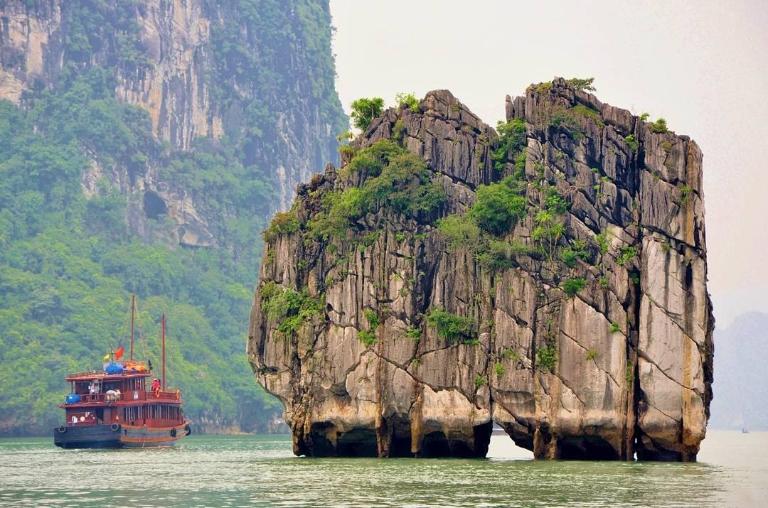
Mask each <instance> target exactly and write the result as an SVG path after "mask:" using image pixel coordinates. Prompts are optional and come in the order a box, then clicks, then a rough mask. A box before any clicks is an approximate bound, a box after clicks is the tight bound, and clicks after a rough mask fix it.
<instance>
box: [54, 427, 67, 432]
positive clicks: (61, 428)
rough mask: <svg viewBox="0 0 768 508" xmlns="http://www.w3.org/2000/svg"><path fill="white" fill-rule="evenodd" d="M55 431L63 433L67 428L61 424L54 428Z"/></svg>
mask: <svg viewBox="0 0 768 508" xmlns="http://www.w3.org/2000/svg"><path fill="white" fill-rule="evenodd" d="M56 430H57V431H59V432H60V433H61V434H64V433H65V432H66V431H67V428H66V427H65V426H64V425H62V426H61V427H57V428H56Z"/></svg>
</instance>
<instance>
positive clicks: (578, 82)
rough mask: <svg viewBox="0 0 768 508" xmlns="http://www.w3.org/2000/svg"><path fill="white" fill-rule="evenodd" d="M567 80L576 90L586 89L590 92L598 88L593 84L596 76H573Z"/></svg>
mask: <svg viewBox="0 0 768 508" xmlns="http://www.w3.org/2000/svg"><path fill="white" fill-rule="evenodd" d="M566 82H567V83H568V84H569V85H571V86H572V87H573V88H575V89H576V90H586V91H588V92H594V91H595V90H596V88H595V87H594V85H593V83H594V82H595V78H571V79H567V80H566Z"/></svg>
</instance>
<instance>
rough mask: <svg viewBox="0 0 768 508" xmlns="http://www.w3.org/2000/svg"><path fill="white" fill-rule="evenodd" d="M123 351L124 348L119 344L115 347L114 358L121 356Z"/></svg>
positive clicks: (117, 358)
mask: <svg viewBox="0 0 768 508" xmlns="http://www.w3.org/2000/svg"><path fill="white" fill-rule="evenodd" d="M123 353H125V348H124V347H123V346H120V347H119V348H117V351H115V360H119V359H120V358H122V357H123Z"/></svg>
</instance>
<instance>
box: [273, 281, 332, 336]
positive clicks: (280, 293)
mask: <svg viewBox="0 0 768 508" xmlns="http://www.w3.org/2000/svg"><path fill="white" fill-rule="evenodd" d="M259 293H260V295H261V304H262V308H263V309H264V312H265V313H266V314H267V316H268V317H269V318H270V319H272V320H274V321H275V323H276V325H277V331H278V332H280V333H281V334H283V335H284V336H290V335H292V334H294V333H296V332H297V331H299V328H301V326H302V325H303V324H304V323H307V322H309V321H311V320H312V319H313V318H314V317H316V316H319V315H321V314H322V312H323V302H322V301H321V299H320V298H314V297H311V296H309V294H308V293H307V292H306V291H302V292H298V291H296V290H295V289H291V288H286V287H283V286H281V285H280V284H277V283H275V282H267V283H265V284H264V285H263V286H262V287H261V290H260V292H259Z"/></svg>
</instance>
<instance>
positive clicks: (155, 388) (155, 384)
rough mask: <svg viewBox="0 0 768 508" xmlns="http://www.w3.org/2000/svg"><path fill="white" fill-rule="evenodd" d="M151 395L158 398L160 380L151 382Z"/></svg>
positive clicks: (156, 379)
mask: <svg viewBox="0 0 768 508" xmlns="http://www.w3.org/2000/svg"><path fill="white" fill-rule="evenodd" d="M152 393H154V394H155V397H159V396H160V380H159V379H158V378H155V379H153V380H152Z"/></svg>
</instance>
